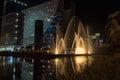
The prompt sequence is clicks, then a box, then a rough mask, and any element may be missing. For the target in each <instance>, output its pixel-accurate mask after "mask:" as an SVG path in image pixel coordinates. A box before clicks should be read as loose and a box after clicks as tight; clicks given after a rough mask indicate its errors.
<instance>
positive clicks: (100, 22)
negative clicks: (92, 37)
mask: <svg viewBox="0 0 120 80" xmlns="http://www.w3.org/2000/svg"><path fill="white" fill-rule="evenodd" d="M20 1H24V2H26V3H27V4H28V6H33V5H36V4H39V3H42V2H45V1H49V0H20ZM70 1H71V0H64V3H65V4H64V7H65V9H67V8H69V7H70V6H71V5H70ZM73 2H74V3H75V6H74V7H75V11H76V12H75V15H76V16H78V17H79V18H80V20H81V21H82V22H83V23H84V25H85V26H86V25H88V26H89V27H90V28H91V31H93V32H101V33H104V28H105V25H106V20H107V17H108V15H109V14H110V13H114V12H116V11H120V1H119V0H96V1H93V0H73ZM24 8H26V7H22V6H20V5H18V4H13V3H11V2H9V3H8V4H7V12H12V11H16V10H22V9H24ZM1 13H2V0H0V15H1Z"/></svg>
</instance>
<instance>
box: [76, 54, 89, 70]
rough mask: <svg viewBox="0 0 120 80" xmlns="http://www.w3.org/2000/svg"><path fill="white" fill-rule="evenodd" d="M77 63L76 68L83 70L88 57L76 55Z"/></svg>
mask: <svg viewBox="0 0 120 80" xmlns="http://www.w3.org/2000/svg"><path fill="white" fill-rule="evenodd" d="M75 64H76V66H75V67H76V70H77V71H81V70H82V69H83V68H84V66H85V65H86V64H87V58H86V57H83V56H82V57H76V58H75Z"/></svg>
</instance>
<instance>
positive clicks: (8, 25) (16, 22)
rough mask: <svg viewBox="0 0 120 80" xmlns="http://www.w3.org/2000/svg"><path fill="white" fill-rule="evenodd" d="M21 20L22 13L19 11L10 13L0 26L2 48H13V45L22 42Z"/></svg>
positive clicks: (22, 17) (18, 44)
mask: <svg viewBox="0 0 120 80" xmlns="http://www.w3.org/2000/svg"><path fill="white" fill-rule="evenodd" d="M23 21H24V14H22V13H21V12H14V13H10V14H8V15H7V16H6V21H5V24H4V25H3V27H1V34H2V38H1V41H2V43H1V44H3V46H2V47H3V50H4V49H5V47H6V50H13V47H15V46H20V45H22V44H23Z"/></svg>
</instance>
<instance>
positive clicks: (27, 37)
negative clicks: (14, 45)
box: [22, 0, 59, 46]
mask: <svg viewBox="0 0 120 80" xmlns="http://www.w3.org/2000/svg"><path fill="white" fill-rule="evenodd" d="M58 2H59V0H50V1H47V2H44V3H42V4H39V5H36V6H33V7H30V8H28V9H25V10H22V13H23V14H25V17H24V33H23V34H24V38H23V45H24V46H26V45H29V44H34V35H35V21H36V20H41V21H43V24H44V25H43V35H45V33H46V32H47V29H48V27H51V28H52V27H54V26H50V24H51V22H53V18H54V17H55V13H56V9H57V6H58ZM51 5H52V6H51Z"/></svg>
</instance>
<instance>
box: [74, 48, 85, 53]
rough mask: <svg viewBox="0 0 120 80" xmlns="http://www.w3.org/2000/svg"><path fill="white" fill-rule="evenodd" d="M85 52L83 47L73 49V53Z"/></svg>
mask: <svg viewBox="0 0 120 80" xmlns="http://www.w3.org/2000/svg"><path fill="white" fill-rule="evenodd" d="M83 53H85V49H84V48H76V49H75V54H83Z"/></svg>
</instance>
